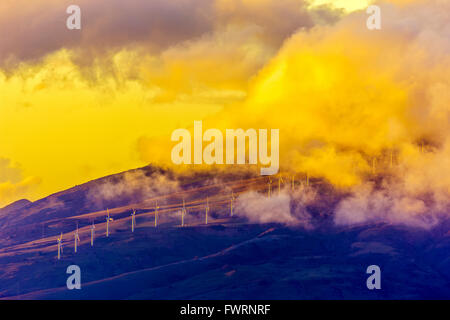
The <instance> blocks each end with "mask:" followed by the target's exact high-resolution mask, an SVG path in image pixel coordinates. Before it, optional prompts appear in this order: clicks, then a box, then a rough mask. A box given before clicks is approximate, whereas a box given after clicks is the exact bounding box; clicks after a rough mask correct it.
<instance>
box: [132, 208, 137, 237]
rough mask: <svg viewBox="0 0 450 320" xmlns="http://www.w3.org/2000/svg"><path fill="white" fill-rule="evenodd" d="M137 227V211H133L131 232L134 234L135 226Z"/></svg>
mask: <svg viewBox="0 0 450 320" xmlns="http://www.w3.org/2000/svg"><path fill="white" fill-rule="evenodd" d="M135 225H136V210H134V209H133V213H132V214H131V232H134V226H135Z"/></svg>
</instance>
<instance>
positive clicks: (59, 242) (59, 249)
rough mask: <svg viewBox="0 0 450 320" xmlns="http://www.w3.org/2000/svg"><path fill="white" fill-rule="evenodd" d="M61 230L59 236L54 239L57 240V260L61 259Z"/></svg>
mask: <svg viewBox="0 0 450 320" xmlns="http://www.w3.org/2000/svg"><path fill="white" fill-rule="evenodd" d="M62 240H63V238H62V232H61V235H60V236H59V238H57V239H56V241H57V242H58V260H60V259H61V253H62Z"/></svg>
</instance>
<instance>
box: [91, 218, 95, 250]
mask: <svg viewBox="0 0 450 320" xmlns="http://www.w3.org/2000/svg"><path fill="white" fill-rule="evenodd" d="M94 236H95V224H94V221H92V225H91V247H93V246H94Z"/></svg>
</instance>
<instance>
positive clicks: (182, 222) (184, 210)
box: [181, 198, 186, 227]
mask: <svg viewBox="0 0 450 320" xmlns="http://www.w3.org/2000/svg"><path fill="white" fill-rule="evenodd" d="M185 214H186V204H185V202H184V198H183V208H182V209H181V226H182V227H184V215H185Z"/></svg>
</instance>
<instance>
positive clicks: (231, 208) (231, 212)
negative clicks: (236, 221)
mask: <svg viewBox="0 0 450 320" xmlns="http://www.w3.org/2000/svg"><path fill="white" fill-rule="evenodd" d="M233 202H234V193H233V191H231V199H230V215H231V216H233Z"/></svg>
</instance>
